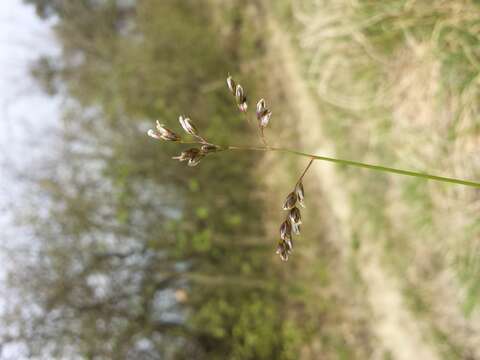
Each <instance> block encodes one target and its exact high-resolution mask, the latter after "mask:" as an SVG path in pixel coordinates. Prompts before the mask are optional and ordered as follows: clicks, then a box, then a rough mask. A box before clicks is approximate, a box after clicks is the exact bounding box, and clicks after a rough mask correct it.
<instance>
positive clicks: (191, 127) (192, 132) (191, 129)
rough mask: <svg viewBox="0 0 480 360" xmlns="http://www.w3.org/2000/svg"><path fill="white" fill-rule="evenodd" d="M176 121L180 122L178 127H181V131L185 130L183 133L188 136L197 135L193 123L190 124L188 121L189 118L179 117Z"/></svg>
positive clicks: (190, 121)
mask: <svg viewBox="0 0 480 360" xmlns="http://www.w3.org/2000/svg"><path fill="white" fill-rule="evenodd" d="M178 121H179V122H180V125H182V128H183V130H185V132H186V133H187V134H190V135H197V134H198V130H197V128H196V127H195V125H193V122H192V120H190V118H188V117H184V116H180V117H179V118H178Z"/></svg>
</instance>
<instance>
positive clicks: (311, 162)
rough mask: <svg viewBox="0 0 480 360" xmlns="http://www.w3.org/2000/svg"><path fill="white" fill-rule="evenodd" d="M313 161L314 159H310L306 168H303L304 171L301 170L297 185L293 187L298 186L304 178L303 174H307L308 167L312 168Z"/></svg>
mask: <svg viewBox="0 0 480 360" xmlns="http://www.w3.org/2000/svg"><path fill="white" fill-rule="evenodd" d="M314 161H315V158H313V157H312V158H311V159H310V161H309V162H308V165H307V167H306V168H305V170H303V173H302V175H300V177H299V178H298V180H297V183H296V184H295V186H297V185H298V184H300V182H301V181H302V180H303V177H304V176H305V174H306V173H307V171H308V169H310V166H312V164H313V162H314Z"/></svg>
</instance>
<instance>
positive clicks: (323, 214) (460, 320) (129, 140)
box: [0, 0, 480, 359]
mask: <svg viewBox="0 0 480 360" xmlns="http://www.w3.org/2000/svg"><path fill="white" fill-rule="evenodd" d="M25 2H26V3H30V4H32V5H33V6H35V8H36V10H37V13H38V15H39V16H41V17H42V18H49V17H55V18H56V25H55V32H56V35H57V37H58V40H59V42H60V44H61V47H62V54H61V56H60V57H59V58H43V59H39V61H38V62H37V63H36V64H35V66H33V68H32V74H33V75H34V76H35V77H36V78H37V79H38V81H39V82H40V83H41V84H42V85H44V88H45V90H46V91H47V92H48V93H51V94H57V95H59V96H62V97H63V98H64V99H65V104H66V105H65V109H64V114H63V115H64V116H63V124H62V132H61V134H60V136H59V138H58V141H57V143H56V144H52V153H51V154H49V159H51V160H48V161H45V162H44V163H42V164H39V165H38V167H37V168H35V169H32V178H31V179H30V181H31V184H32V192H31V197H30V198H29V199H26V200H25V201H27V203H28V204H29V206H28V209H29V210H27V211H25V212H24V213H22V214H18V215H19V218H20V220H22V221H23V222H24V223H25V224H28V225H29V228H30V229H31V230H32V235H33V236H32V237H33V238H34V239H35V241H33V242H32V243H29V244H28V246H26V247H25V248H22V249H17V251H16V252H15V257H16V262H17V263H18V264H19V266H18V270H17V271H15V272H14V273H12V274H11V275H10V279H9V281H10V286H11V288H10V291H11V294H12V296H11V298H10V299H8V302H7V304H6V308H5V309H4V314H3V319H2V322H3V324H4V326H3V327H2V329H0V344H3V347H8V346H15V347H16V348H17V349H19V350H18V351H21V352H22V354H23V355H24V356H25V357H29V356H31V357H33V356H38V357H45V358H65V357H69V358H73V357H75V356H78V357H80V358H88V359H110V358H112V359H121V358H142V359H143V358H145V359H149V358H152V359H158V358H166V359H298V358H302V359H318V358H322V359H323V358H325V359H355V358H358V359H370V358H385V359H390V358H392V359H397V358H398V359H404V358H412V356H419V357H422V358H425V359H430V358H432V359H435V358H445V359H463V358H477V357H480V353H478V349H480V345H479V344H478V340H477V338H478V334H479V333H480V329H479V328H478V321H476V320H477V319H478V294H479V291H480V286H478V284H479V282H478V279H477V278H478V273H479V269H480V267H479V266H478V264H479V257H478V251H477V248H478V238H479V235H480V234H479V229H480V227H479V226H478V219H477V217H476V216H475V214H476V209H477V207H478V205H477V203H478V201H477V200H478V199H477V198H478V190H476V189H473V188H472V189H470V188H467V187H462V186H455V185H452V184H443V183H436V182H427V181H425V180H424V179H418V178H408V177H397V176H392V175H389V174H381V173H377V172H369V171H367V170H361V169H355V168H353V169H352V168H347V167H340V168H339V169H338V168H337V170H330V169H331V168H329V167H328V166H327V165H325V164H323V163H322V164H321V163H320V162H318V161H317V162H315V163H314V166H313V167H312V168H311V169H310V170H309V173H308V174H306V176H305V179H304V180H303V182H304V186H305V190H306V193H307V194H308V201H307V206H308V211H305V212H302V215H303V217H304V219H303V220H304V224H305V225H304V228H302V238H301V239H300V240H299V244H297V245H296V248H295V256H293V257H292V259H291V261H289V262H288V263H287V264H282V263H281V262H280V261H278V258H277V257H276V256H275V255H274V251H273V250H274V247H275V243H276V241H278V239H275V238H272V237H273V236H272V235H271V234H277V232H278V221H279V219H281V217H282V216H284V215H285V214H284V213H283V214H282V210H281V205H282V204H281V200H282V199H279V197H278V194H286V192H288V191H289V190H292V189H291V187H292V184H295V182H296V181H297V179H298V176H299V174H300V173H301V172H302V170H303V169H305V167H306V166H307V163H308V159H304V160H305V163H303V162H302V161H299V160H298V159H297V158H295V159H294V156H290V155H288V154H287V155H286V156H281V157H280V156H278V154H276V153H275V152H269V153H266V154H263V153H261V152H258V153H240V152H239V153H229V152H225V153H222V155H221V156H218V155H219V154H216V153H212V154H209V155H208V157H207V158H205V159H203V160H202V162H201V164H200V165H199V166H198V167H195V168H193V169H192V168H190V167H185V166H181V165H180V164H178V163H175V162H172V161H171V159H170V158H171V157H172V156H178V154H179V149H178V147H177V146H171V145H172V144H164V145H163V147H162V149H160V148H159V146H158V144H156V143H155V141H153V140H152V139H150V138H148V137H146V136H145V133H146V131H147V130H148V129H149V128H150V127H151V124H152V123H154V121H155V120H156V119H159V120H160V121H161V122H162V123H165V124H166V126H168V127H174V126H176V124H177V118H178V116H179V115H181V114H183V115H185V116H189V117H190V118H191V119H192V120H193V121H194V123H195V125H196V126H197V127H198V128H199V129H200V130H201V134H202V136H205V137H206V138H207V139H209V141H212V142H213V143H215V144H219V145H220V146H223V145H227V144H229V143H230V144H232V143H234V144H252V141H254V140H253V139H255V137H256V133H255V132H254V131H252V130H251V129H249V128H248V123H247V122H246V121H245V119H244V118H243V116H241V114H238V115H235V106H236V104H235V101H234V100H233V99H232V96H231V94H229V93H228V90H227V87H226V84H225V82H224V80H223V79H224V78H225V77H226V75H227V74H228V73H231V74H234V75H235V79H236V80H238V81H241V82H242V85H244V86H245V89H248V96H249V104H250V106H252V104H253V102H254V99H257V98H259V97H258V96H257V95H258V94H262V95H264V96H265V97H266V101H267V103H268V106H269V108H270V109H272V114H271V115H272V120H271V124H270V125H271V126H270V125H269V133H268V134H267V135H268V136H269V137H268V140H269V141H271V142H272V144H271V145H274V146H280V145H281V146H285V147H288V148H292V149H305V151H306V152H308V153H312V154H322V155H325V156H326V157H330V156H332V157H336V156H338V157H341V158H346V159H352V160H353V161H361V162H367V163H374V164H381V165H385V166H388V167H395V168H405V169H412V170H413V171H425V170H428V171H429V172H431V173H434V174H440V175H441V174H444V175H446V176H453V177H456V178H462V179H471V180H473V181H475V180H478V179H480V173H479V171H478V169H480V164H479V160H478V157H477V156H475V153H476V145H477V142H478V141H477V138H478V131H479V129H478V125H477V119H478V114H479V111H480V109H479V108H478V106H479V105H478V104H479V101H478V100H479V94H480V93H479V83H478V78H479V76H478V74H479V71H480V66H479V64H480V53H479V49H480V47H479V46H478V45H479V44H480V41H479V40H480V39H479V35H478V29H479V26H480V16H479V15H478V14H480V8H479V6H480V5H479V3H478V1H474V0H464V1H444V0H435V1H431V2H428V4H427V3H426V2H425V3H423V2H418V1H407V0H394V1H389V2H380V1H368V0H362V1H355V2H352V1H347V0H345V1H343V0H341V1H337V0H322V1H313V0H312V1H304V0H301V1H300V0H298V1H297V0H279V1H277V0H275V1H268V0H267V1H256V0H252V1H247V2H245V1H232V2H224V1H221V0H205V1H202V2H200V1H197V0H185V1H178V0H162V1H155V0H142V1H120V0H106V1H97V0H95V1H94V0H81V1H59V0H25ZM185 112H187V113H185ZM232 114H233V115H232ZM270 127H271V129H270ZM270 134H271V135H270ZM266 173H268V174H266ZM277 210H278V211H277ZM300 242H301V243H300ZM392 298H393V299H394V300H393V301H390V300H391V299H392ZM385 299H387V300H385ZM388 301H390V302H388ZM392 328H393V330H391V329H392ZM385 329H386V330H385ZM1 350H2V349H1V347H0V355H1ZM409 351H411V352H409ZM409 356H410V357H409Z"/></svg>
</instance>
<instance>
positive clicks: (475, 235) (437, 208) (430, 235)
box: [289, 0, 480, 358]
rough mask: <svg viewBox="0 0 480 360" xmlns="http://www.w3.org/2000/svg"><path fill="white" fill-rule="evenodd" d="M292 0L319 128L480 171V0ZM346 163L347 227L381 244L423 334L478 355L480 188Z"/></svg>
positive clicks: (344, 146)
mask: <svg viewBox="0 0 480 360" xmlns="http://www.w3.org/2000/svg"><path fill="white" fill-rule="evenodd" d="M289 3H291V9H292V14H293V18H294V22H293V24H294V27H295V28H296V29H297V31H296V34H297V37H296V42H297V45H298V49H299V52H298V53H299V56H298V58H299V59H300V60H301V61H302V62H303V64H304V79H305V81H307V82H308V83H309V84H310V86H311V89H312V91H313V93H314V94H315V97H316V99H317V101H318V106H319V111H320V113H321V115H322V121H321V122H320V121H318V119H311V120H310V122H311V123H310V124H309V125H308V127H309V128H311V129H312V132H316V131H317V130H316V129H318V127H319V126H321V129H322V130H318V132H319V133H320V132H322V131H326V132H327V134H328V135H329V139H330V140H333V142H334V143H335V144H336V149H335V150H336V151H337V152H338V153H339V154H340V155H342V156H347V157H350V158H354V159H356V160H368V161H370V162H377V163H384V164H395V165H397V166H401V167H405V168H411V169H418V170H422V169H425V170H429V171H431V172H434V173H438V174H448V175H451V176H456V177H460V178H467V179H478V178H480V171H479V169H480V157H479V156H478V151H477V149H478V142H479V140H480V137H479V135H480V131H479V127H478V120H479V114H480V108H479V107H480V101H479V100H480V81H479V79H480V66H479V64H480V6H479V5H478V3H476V2H475V1H473V0H472V1H466V0H465V1H439V0H437V1H429V2H423V1H400V0H398V1H390V2H375V1H351V0H349V1H347V0H336V1H331V0H323V1H322V0H317V1H313V0H311V1H300V0H298V1H291V2H289ZM306 141H307V146H308V145H309V144H308V142H309V141H310V142H312V141H314V140H313V139H310V140H306ZM319 142H320V141H319ZM310 145H311V144H310ZM327 151H328V150H327ZM317 166H318V165H317ZM345 174H346V175H347V176H345V177H344V178H343V180H344V182H345V185H343V187H344V189H347V190H348V197H349V201H348V204H347V205H345V206H348V207H349V210H347V214H348V216H349V220H350V221H349V222H348V223H349V225H347V226H349V227H350V229H349V231H347V234H351V235H350V236H353V235H355V236H358V237H359V239H360V240H359V242H360V243H362V244H366V245H362V246H368V244H372V245H373V246H375V247H376V248H379V249H380V254H379V256H381V259H382V260H381V261H382V264H383V266H384V267H385V269H386V270H385V271H386V272H388V271H389V270H388V269H390V270H392V271H393V272H394V273H395V274H396V277H397V279H398V280H399V281H400V285H399V287H400V290H401V289H403V294H404V295H405V296H404V301H405V302H406V303H409V304H410V305H411V306H410V310H411V311H412V313H413V314H414V316H415V317H416V320H414V321H418V322H419V324H422V325H421V326H420V328H421V331H422V335H421V336H422V338H423V340H424V341H426V342H427V343H428V342H429V341H435V343H436V345H437V351H438V354H439V355H441V356H443V357H445V358H462V357H466V356H473V357H480V342H479V337H480V327H479V325H478V324H479V323H480V322H479V320H480V319H479V316H480V315H479V311H478V306H477V305H478V304H477V302H478V300H477V299H478V295H480V282H479V280H478V278H479V275H480V257H479V255H480V253H479V249H480V227H479V222H478V220H477V216H476V214H477V213H478V211H477V210H478V208H479V205H480V202H479V201H478V199H479V194H478V191H476V190H472V189H468V188H464V187H461V186H451V185H439V184H433V183H425V182H424V181H423V180H411V179H403V178H395V177H384V176H376V175H372V174H364V173H355V174H356V175H355V177H354V178H352V177H353V174H354V173H353V172H350V171H346V172H345ZM351 253H352V254H353V256H356V255H355V252H351ZM359 266H360V267H361V266H362V265H361V264H360V265H359ZM415 317H414V319H415ZM392 336H394V335H392Z"/></svg>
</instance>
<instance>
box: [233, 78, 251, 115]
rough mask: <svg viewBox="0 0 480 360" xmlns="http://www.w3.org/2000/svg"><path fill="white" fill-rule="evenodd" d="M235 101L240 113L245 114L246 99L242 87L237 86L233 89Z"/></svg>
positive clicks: (246, 107)
mask: <svg viewBox="0 0 480 360" xmlns="http://www.w3.org/2000/svg"><path fill="white" fill-rule="evenodd" d="M235 100H236V101H237V105H238V108H239V109H240V111H242V112H246V111H247V109H248V104H247V97H246V95H245V92H244V91H243V87H242V86H241V85H240V84H239V85H237V88H236V89H235Z"/></svg>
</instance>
